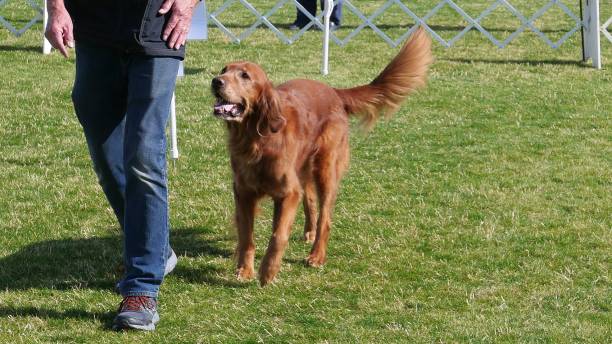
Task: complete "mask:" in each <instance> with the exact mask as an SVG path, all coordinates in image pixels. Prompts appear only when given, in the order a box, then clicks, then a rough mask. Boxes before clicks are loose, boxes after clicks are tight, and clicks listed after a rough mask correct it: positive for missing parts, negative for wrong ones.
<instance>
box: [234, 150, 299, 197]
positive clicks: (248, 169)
mask: <svg viewBox="0 0 612 344" xmlns="http://www.w3.org/2000/svg"><path fill="white" fill-rule="evenodd" d="M279 164H281V162H280V161H278V160H268V159H262V160H260V161H258V162H256V163H245V162H240V161H237V162H234V164H233V170H234V179H235V182H236V184H238V185H237V186H239V187H240V188H246V189H250V190H252V191H254V192H256V193H259V194H267V195H270V196H275V195H279V196H280V195H282V194H283V193H284V190H285V189H286V188H287V179H288V177H287V175H286V173H285V172H286V168H283V166H280V165H279Z"/></svg>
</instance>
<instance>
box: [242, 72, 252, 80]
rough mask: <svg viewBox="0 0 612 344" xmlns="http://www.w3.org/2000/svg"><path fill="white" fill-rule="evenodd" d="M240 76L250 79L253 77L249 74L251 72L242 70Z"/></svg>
mask: <svg viewBox="0 0 612 344" xmlns="http://www.w3.org/2000/svg"><path fill="white" fill-rule="evenodd" d="M240 77H241V78H243V79H250V78H251V77H250V76H249V73H247V72H242V73H241V74H240Z"/></svg>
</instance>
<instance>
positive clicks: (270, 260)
mask: <svg viewBox="0 0 612 344" xmlns="http://www.w3.org/2000/svg"><path fill="white" fill-rule="evenodd" d="M300 199H301V194H300V191H299V190H294V191H291V192H288V193H287V194H286V195H285V196H284V197H282V198H278V199H275V200H274V221H273V225H272V226H273V228H272V237H271V238H270V243H269V244H268V250H267V251H266V255H265V256H264V258H263V260H262V261H261V266H260V267H259V282H260V283H261V285H262V286H264V285H266V284H268V283H270V282H272V280H274V276H276V274H277V273H278V271H279V270H280V265H281V261H282V259H283V253H284V252H285V248H287V242H288V241H289V234H290V233H291V226H292V225H293V221H294V219H295V213H296V211H297V208H298V205H299V203H300Z"/></svg>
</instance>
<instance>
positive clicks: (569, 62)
mask: <svg viewBox="0 0 612 344" xmlns="http://www.w3.org/2000/svg"><path fill="white" fill-rule="evenodd" d="M438 61H449V62H460V63H490V64H520V65H527V66H539V65H574V66H579V67H584V68H589V66H590V65H589V64H587V63H584V62H582V61H580V60H527V59H525V60H505V59H504V60H495V59H466V58H440V59H438Z"/></svg>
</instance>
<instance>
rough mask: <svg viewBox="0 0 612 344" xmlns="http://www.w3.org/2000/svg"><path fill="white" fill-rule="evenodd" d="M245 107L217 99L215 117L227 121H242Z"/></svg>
mask: <svg viewBox="0 0 612 344" xmlns="http://www.w3.org/2000/svg"><path fill="white" fill-rule="evenodd" d="M243 112H244V106H243V105H242V104H239V103H230V102H228V101H226V100H224V99H222V98H217V103H216V104H215V107H214V111H213V113H214V114H215V116H217V117H219V118H222V119H224V120H226V121H241V120H242V113H243Z"/></svg>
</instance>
